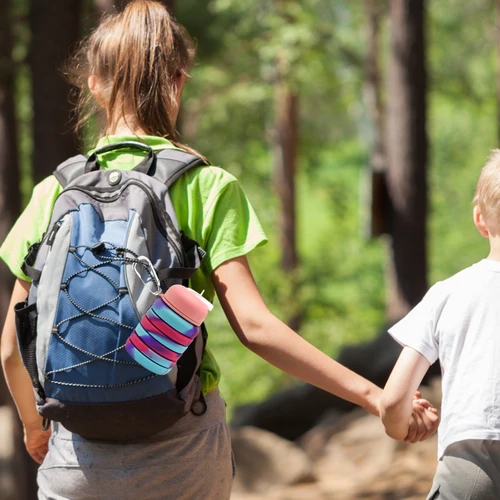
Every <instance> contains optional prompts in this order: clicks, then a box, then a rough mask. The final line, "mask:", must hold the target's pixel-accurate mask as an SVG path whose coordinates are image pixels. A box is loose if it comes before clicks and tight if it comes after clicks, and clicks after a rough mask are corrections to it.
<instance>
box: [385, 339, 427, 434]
mask: <svg viewBox="0 0 500 500" xmlns="http://www.w3.org/2000/svg"><path fill="white" fill-rule="evenodd" d="M428 369H429V362H428V361H427V359H426V358H425V357H424V356H422V355H421V354H420V353H418V352H417V351H415V350H414V349H411V348H410V347H405V348H404V349H403V351H402V352H401V354H400V356H399V359H398V361H397V363H396V365H395V366H394V369H393V370H392V373H391V375H390V377H389V380H388V381H387V383H386V385H385V388H384V393H383V395H382V398H381V400H380V417H381V419H382V423H383V424H384V426H385V430H386V432H387V434H388V435H389V436H390V437H392V438H394V439H399V440H404V439H405V438H407V436H408V428H409V424H408V423H409V420H410V416H411V415H412V410H413V409H414V402H413V394H414V393H415V391H416V390H417V389H418V386H419V385H420V383H421V382H422V379H423V377H424V375H425V373H426V372H427V370H428ZM426 411H427V410H425V411H424V410H423V409H422V416H423V417H425V416H426ZM428 415H429V416H430V417H431V418H432V419H433V421H434V423H435V425H437V416H435V415H434V416H432V415H430V414H428ZM431 427H432V424H431ZM434 430H435V426H434ZM411 442H414V441H413V440H411Z"/></svg>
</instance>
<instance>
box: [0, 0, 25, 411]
mask: <svg viewBox="0 0 500 500" xmlns="http://www.w3.org/2000/svg"><path fill="white" fill-rule="evenodd" d="M0 12H2V13H3V15H2V16H1V17H0V213H1V214H2V217H0V242H3V241H4V239H5V237H6V236H7V233H8V232H9V230H10V228H11V227H12V225H13V224H14V222H15V220H16V218H17V217H18V215H19V212H20V210H21V203H20V191H19V168H18V145H17V127H16V116H15V108H14V74H15V71H14V63H13V61H12V33H11V30H10V28H11V26H12V22H11V18H10V15H9V12H10V2H9V0H0ZM13 284H14V277H13V276H12V273H11V272H10V271H9V269H8V268H7V266H6V265H5V264H4V263H3V262H2V263H1V264H0V318H2V321H1V325H2V326H3V321H4V319H5V316H6V314H7V307H8V305H9V301H10V294H11V292H12V286H13ZM0 378H1V382H0V383H1V385H0V404H5V403H6V402H7V393H6V387H5V384H4V383H3V378H2V377H0Z"/></svg>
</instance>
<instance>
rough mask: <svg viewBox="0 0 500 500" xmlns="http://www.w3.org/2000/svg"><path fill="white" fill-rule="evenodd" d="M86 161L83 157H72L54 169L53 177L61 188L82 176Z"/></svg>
mask: <svg viewBox="0 0 500 500" xmlns="http://www.w3.org/2000/svg"><path fill="white" fill-rule="evenodd" d="M87 160H88V158H87V157H86V156H85V155H76V156H72V157H71V158H68V159H67V160H66V161H64V162H63V163H61V164H60V165H59V166H58V167H57V168H56V170H55V171H54V176H55V178H56V179H57V180H58V181H59V183H60V184H61V186H62V187H63V188H65V187H66V186H67V185H68V184H69V183H70V182H72V181H74V180H75V179H76V178H77V177H80V175H83V174H84V172H85V165H86V164H87Z"/></svg>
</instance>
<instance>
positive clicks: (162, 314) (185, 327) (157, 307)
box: [146, 299, 193, 333]
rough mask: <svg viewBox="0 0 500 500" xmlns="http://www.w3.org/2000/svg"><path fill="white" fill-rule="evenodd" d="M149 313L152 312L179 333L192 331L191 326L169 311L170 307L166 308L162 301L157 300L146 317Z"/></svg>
mask: <svg viewBox="0 0 500 500" xmlns="http://www.w3.org/2000/svg"><path fill="white" fill-rule="evenodd" d="M151 312H154V313H155V314H156V315H157V316H158V317H159V318H160V319H162V320H163V321H165V323H167V324H168V325H170V326H171V327H172V328H173V329H174V330H177V331H178V332H179V333H186V332H189V331H191V330H192V329H193V325H192V324H191V323H189V322H188V321H186V320H185V319H184V318H182V317H181V316H179V315H178V314H177V313H176V312H174V311H172V309H170V307H168V306H167V304H165V302H163V300H162V299H157V300H156V301H155V303H154V304H153V305H152V306H151V308H150V310H149V311H148V312H147V313H146V315H147V314H149V313H151Z"/></svg>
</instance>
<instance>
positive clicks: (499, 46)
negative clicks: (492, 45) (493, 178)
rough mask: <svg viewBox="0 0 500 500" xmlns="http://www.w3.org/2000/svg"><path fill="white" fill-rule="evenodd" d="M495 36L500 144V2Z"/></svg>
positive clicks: (498, 1) (497, 10)
mask: <svg viewBox="0 0 500 500" xmlns="http://www.w3.org/2000/svg"><path fill="white" fill-rule="evenodd" d="M495 19H496V22H495V28H496V29H495V34H496V43H497V53H496V56H497V57H496V59H497V142H498V143H499V144H500V0H495Z"/></svg>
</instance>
